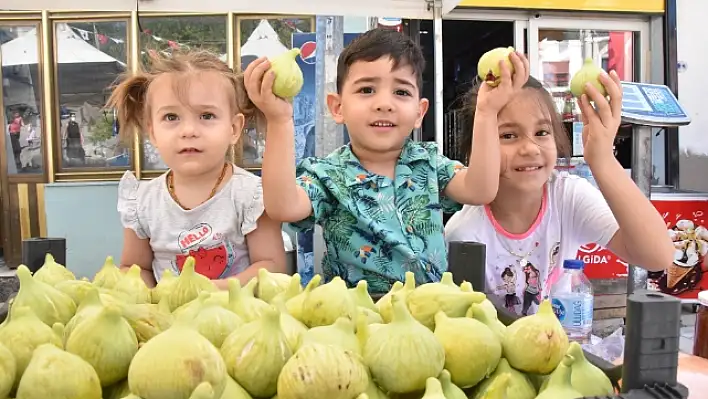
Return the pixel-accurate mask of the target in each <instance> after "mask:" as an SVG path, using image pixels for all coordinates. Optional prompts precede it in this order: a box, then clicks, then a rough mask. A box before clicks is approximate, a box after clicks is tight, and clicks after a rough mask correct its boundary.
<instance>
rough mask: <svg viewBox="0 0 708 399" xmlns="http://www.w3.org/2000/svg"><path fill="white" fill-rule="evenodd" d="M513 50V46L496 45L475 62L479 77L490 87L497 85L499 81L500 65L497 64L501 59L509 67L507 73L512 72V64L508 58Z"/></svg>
mask: <svg viewBox="0 0 708 399" xmlns="http://www.w3.org/2000/svg"><path fill="white" fill-rule="evenodd" d="M513 52H514V48H513V47H498V48H495V49H492V50H489V51H487V52H486V53H484V54H483V55H482V56H481V57H480V58H479V62H478V63H477V73H478V74H479V78H480V79H482V81H483V82H486V83H487V84H488V85H490V86H492V87H496V86H498V85H499V83H501V67H500V66H499V65H500V63H501V62H502V61H504V63H505V64H506V66H507V68H509V73H510V74H513V73H514V64H512V63H511V60H510V59H509V56H510V55H511V53H513Z"/></svg>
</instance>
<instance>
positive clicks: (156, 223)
mask: <svg viewBox="0 0 708 399" xmlns="http://www.w3.org/2000/svg"><path fill="white" fill-rule="evenodd" d="M150 58H151V63H150V66H149V67H148V69H147V70H146V71H141V72H139V73H136V74H131V75H129V76H127V77H126V78H125V79H123V80H122V81H121V82H120V84H118V85H117V87H116V88H115V90H114V91H113V94H112V95H111V97H110V99H109V101H108V106H109V107H114V108H115V109H117V113H118V118H119V123H120V126H121V132H122V134H124V135H126V136H130V135H132V134H133V133H134V132H135V130H134V129H140V131H141V132H145V133H146V134H147V136H148V138H149V139H150V142H151V143H152V144H153V145H154V146H155V148H156V149H157V151H158V152H159V154H160V157H161V158H162V160H163V161H164V162H165V164H166V165H167V166H168V168H169V170H168V171H167V173H164V174H163V175H161V176H159V177H157V178H155V179H153V180H150V181H143V182H139V181H138V180H137V179H136V178H135V176H134V175H133V174H132V173H130V172H126V173H125V174H124V175H123V178H122V179H121V181H120V185H119V188H118V191H119V194H118V195H119V197H118V212H119V214H120V219H121V222H122V224H123V227H124V233H123V237H124V238H123V254H122V258H121V267H122V268H128V267H130V266H131V265H133V264H137V265H139V266H140V267H141V268H142V269H143V273H142V276H143V279H144V280H145V282H146V283H147V284H148V286H154V285H155V283H156V282H157V281H159V279H160V277H161V276H162V274H163V272H164V271H165V270H172V271H173V272H174V273H175V274H178V273H179V271H180V270H181V269H182V265H183V264H184V261H185V260H186V258H187V257H188V256H193V257H194V258H195V260H196V270H197V272H199V273H201V274H203V275H205V276H207V277H209V278H210V279H211V280H213V281H214V284H216V285H217V286H218V287H219V288H226V286H227V284H226V280H225V279H226V278H229V277H234V276H235V277H237V278H239V279H240V280H241V282H242V283H246V282H247V281H248V280H250V279H251V278H252V277H254V276H256V275H257V271H258V269H260V268H267V269H269V270H271V271H283V270H284V267H285V253H284V248H283V239H282V235H281V225H280V223H277V222H274V221H273V220H271V219H270V218H269V217H268V215H266V213H265V212H264V208H263V193H262V190H261V179H260V178H259V177H257V176H255V175H253V174H251V173H249V172H247V171H245V170H243V169H241V168H239V167H237V166H235V165H233V164H231V163H229V162H226V154H227V152H228V150H229V148H230V146H231V145H233V144H235V143H236V142H237V141H238V139H239V136H240V135H241V132H242V130H243V127H244V123H245V119H246V117H250V116H253V115H254V114H255V112H256V111H257V110H256V109H255V108H254V107H253V106H252V105H251V103H250V101H249V100H248V97H247V96H246V94H245V90H244V88H243V78H242V77H241V76H240V75H236V74H234V73H233V71H231V69H230V68H229V67H228V66H227V65H226V64H225V63H224V62H222V61H221V60H219V58H218V56H216V55H214V54H212V53H209V52H206V51H189V52H184V53H182V52H175V53H173V54H172V55H162V54H159V53H151V55H150Z"/></svg>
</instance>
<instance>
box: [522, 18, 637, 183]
mask: <svg viewBox="0 0 708 399" xmlns="http://www.w3.org/2000/svg"><path fill="white" fill-rule="evenodd" d="M528 43H529V47H528V54H529V61H530V64H531V75H532V76H534V77H536V78H538V79H539V80H541V81H542V83H544V84H545V85H546V86H547V87H548V89H549V91H550V92H551V93H552V95H553V98H554V100H555V102H556V106H557V109H558V112H559V113H561V114H562V115H563V120H564V122H565V126H566V129H567V130H568V133H569V134H570V136H571V137H570V138H571V140H572V143H573V153H572V155H573V156H575V157H580V156H582V141H581V136H580V134H581V132H582V124H581V122H580V120H581V119H580V109H579V108H578V105H577V101H576V100H575V99H574V98H573V97H572V96H571V95H570V80H571V79H572V77H573V75H574V74H575V73H576V72H577V71H578V70H579V69H580V68H581V67H582V65H583V62H584V61H585V60H586V59H591V60H592V62H593V63H594V64H595V65H597V66H599V67H601V68H603V69H604V70H606V71H608V72H609V71H610V70H615V71H616V72H617V73H618V74H619V77H620V79H621V80H623V81H638V82H644V81H646V77H647V76H648V74H647V71H646V69H647V68H646V67H645V66H646V65H648V59H647V57H648V53H649V51H648V49H649V23H648V22H647V21H643V20H639V19H637V20H632V19H628V18H623V19H621V20H620V19H588V18H585V17H582V16H581V15H573V14H568V15H563V16H538V17H536V16H534V17H532V18H530V19H529V30H528ZM631 133H632V130H631V126H623V127H622V128H620V132H619V134H618V137H617V140H616V143H615V155H616V157H617V158H618V160H619V161H620V163H622V165H623V166H624V167H625V169H629V168H630V167H631V157H632V155H631V148H632V146H631Z"/></svg>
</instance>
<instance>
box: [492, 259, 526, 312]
mask: <svg viewBox="0 0 708 399" xmlns="http://www.w3.org/2000/svg"><path fill="white" fill-rule="evenodd" d="M501 280H502V284H500V285H499V286H498V287H497V295H499V296H501V297H504V307H505V308H506V309H507V310H509V311H511V312H514V313H516V312H517V310H516V305H520V304H521V301H520V300H519V297H518V296H517V295H516V273H515V272H514V266H513V265H511V266H508V267H505V268H504V270H503V271H502V273H501Z"/></svg>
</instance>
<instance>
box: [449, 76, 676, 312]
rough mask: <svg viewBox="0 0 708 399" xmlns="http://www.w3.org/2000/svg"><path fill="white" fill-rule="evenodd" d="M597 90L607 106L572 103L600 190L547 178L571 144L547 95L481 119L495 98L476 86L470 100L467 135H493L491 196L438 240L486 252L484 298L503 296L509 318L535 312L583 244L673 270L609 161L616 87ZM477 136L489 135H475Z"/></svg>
mask: <svg viewBox="0 0 708 399" xmlns="http://www.w3.org/2000/svg"><path fill="white" fill-rule="evenodd" d="M600 81H601V82H602V84H603V85H604V86H605V88H606V89H607V92H608V94H609V97H610V100H609V101H608V100H607V99H606V98H605V97H603V96H602V95H601V94H600V92H599V91H598V90H597V89H595V88H594V87H592V86H591V85H589V84H588V85H587V88H586V91H585V92H586V93H587V94H586V95H583V96H582V98H581V99H580V107H581V110H582V118H583V124H584V128H583V144H584V157H585V161H586V162H587V163H588V165H589V166H590V169H591V171H592V174H593V176H594V177H595V180H596V181H597V184H598V186H599V190H597V189H596V188H594V187H593V186H592V185H591V184H590V183H589V182H588V181H586V180H585V179H583V178H580V177H577V176H561V175H559V174H558V173H557V172H556V171H555V170H554V167H555V164H556V159H557V158H558V156H559V155H560V156H562V157H567V156H568V155H569V148H570V143H569V138H568V135H567V133H566V132H565V131H564V129H563V125H562V123H561V119H560V116H559V115H558V112H557V111H556V109H555V106H554V103H553V100H552V98H551V96H550V95H549V93H548V92H547V91H546V90H545V89H544V87H543V86H542V85H541V83H539V82H538V81H537V80H536V79H534V78H533V77H531V78H529V80H528V81H527V83H526V85H525V86H524V88H523V89H522V90H521V91H520V92H518V93H516V94H515V95H514V96H512V97H510V98H509V99H508V101H506V102H503V103H497V104H496V105H497V106H496V107H494V109H485V111H484V112H481V111H480V110H479V104H481V103H484V104H487V103H489V102H490V98H492V97H494V95H495V93H494V90H489V89H486V88H485V89H483V90H480V89H479V87H476V88H475V89H473V91H472V92H471V93H470V95H469V103H470V105H469V106H468V107H467V110H468V111H469V112H470V114H471V115H470V116H471V119H472V121H473V122H474V126H475V127H477V126H485V127H486V126H494V127H495V128H496V129H498V134H499V139H500V146H501V174H500V176H499V177H500V179H499V191H498V194H497V197H496V198H495V199H494V201H493V202H492V203H491V204H489V205H487V206H465V207H464V208H463V210H461V211H460V212H458V213H457V214H455V215H453V217H452V218H451V219H450V221H449V222H448V223H447V225H446V227H445V236H446V240H447V241H448V242H450V241H476V242H481V243H484V244H486V246H487V266H486V267H487V273H486V276H487V287H488V291H489V292H490V293H494V294H497V295H499V296H500V297H505V303H506V305H507V307H508V308H511V309H513V310H514V311H516V312H517V313H522V314H527V313H529V314H530V313H535V311H536V310H537V306H538V303H539V300H540V299H542V298H545V297H547V296H548V292H549V288H550V287H549V286H550V284H549V282H551V281H552V280H553V278H555V276H556V275H557V273H559V272H560V271H561V268H562V262H563V259H574V258H575V257H576V253H577V252H578V249H579V248H580V246H581V245H584V244H589V243H597V244H599V245H601V246H603V247H605V248H608V249H609V250H611V251H612V252H614V253H615V254H616V255H617V256H619V257H620V258H622V259H623V260H625V261H627V262H629V263H630V264H635V265H639V266H641V267H643V268H645V269H647V270H650V271H654V270H663V269H665V268H666V267H667V266H668V265H670V264H671V262H672V259H673V246H672V244H671V241H670V240H669V237H668V236H667V235H666V226H665V224H664V221H663V219H662V218H661V216H660V215H659V213H658V212H657V211H656V209H654V206H653V205H652V204H651V202H649V200H648V199H647V198H646V197H645V196H644V195H643V194H642V192H641V191H640V190H639V188H637V186H636V185H635V184H634V182H633V181H632V180H631V179H630V178H629V177H628V176H627V174H626V173H625V171H624V169H623V168H622V166H621V165H620V164H619V162H618V161H617V160H616V159H615V157H614V154H613V150H612V146H613V143H614V139H615V135H616V134H617V129H618V127H619V125H620V120H621V108H622V88H621V84H620V81H619V78H618V77H617V74H615V73H614V72H612V73H611V74H610V75H607V74H603V75H602V76H601V77H600ZM483 86H484V84H483ZM590 101H593V102H594V103H595V108H593V107H592V106H591V105H590ZM490 111H492V112H490ZM482 118H485V119H488V120H487V121H485V123H483V122H482V121H481V120H480V119H482ZM468 133H469V135H468V136H467V137H466V138H465V140H463V141H464V142H463V143H462V148H469V143H470V140H471V134H472V133H473V132H472V129H468ZM479 133H483V134H486V133H488V132H474V134H479ZM509 276H518V277H519V278H515V279H511V278H509ZM511 282H513V284H514V287H509V285H510V283H511Z"/></svg>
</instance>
